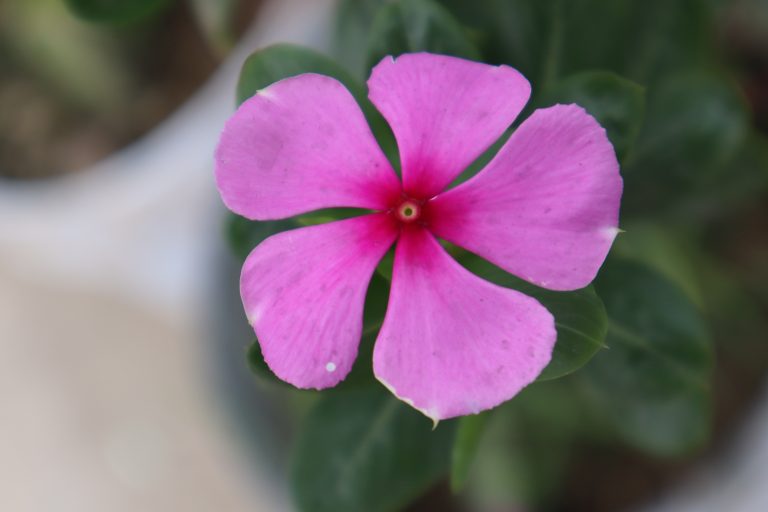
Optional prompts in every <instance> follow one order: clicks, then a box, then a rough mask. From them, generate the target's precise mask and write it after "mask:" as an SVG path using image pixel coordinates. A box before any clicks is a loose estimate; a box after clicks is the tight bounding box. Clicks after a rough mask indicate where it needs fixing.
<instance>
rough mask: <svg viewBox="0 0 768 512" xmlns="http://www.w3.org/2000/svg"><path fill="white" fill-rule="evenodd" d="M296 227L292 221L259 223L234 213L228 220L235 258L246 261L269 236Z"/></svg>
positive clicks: (228, 238)
mask: <svg viewBox="0 0 768 512" xmlns="http://www.w3.org/2000/svg"><path fill="white" fill-rule="evenodd" d="M295 227H296V223H295V222H294V221H292V220H276V221H268V222H257V221H253V220H248V219H246V218H245V217H241V216H239V215H235V214H233V213H230V214H229V215H228V216H227V219H226V233H227V240H228V241H229V246H230V247H231V248H232V251H233V252H234V253H235V256H237V257H238V258H239V259H240V260H242V261H245V258H246V257H248V255H249V254H250V253H251V251H252V250H253V248H254V247H256V246H257V245H258V244H259V243H261V242H262V241H263V240H264V239H265V238H267V237H268V236H271V235H274V234H275V233H279V232H281V231H285V230H286V229H293V228H295Z"/></svg>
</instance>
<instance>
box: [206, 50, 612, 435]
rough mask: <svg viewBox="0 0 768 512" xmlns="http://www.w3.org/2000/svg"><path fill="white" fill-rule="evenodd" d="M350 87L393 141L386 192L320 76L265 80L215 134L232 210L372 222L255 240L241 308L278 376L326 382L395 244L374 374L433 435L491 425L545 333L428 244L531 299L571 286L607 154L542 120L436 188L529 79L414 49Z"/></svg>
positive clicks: (491, 130) (548, 341)
mask: <svg viewBox="0 0 768 512" xmlns="http://www.w3.org/2000/svg"><path fill="white" fill-rule="evenodd" d="M368 90H369V98H370V100H371V101H372V102H373V104H374V105H375V106H376V107H377V108H378V110H379V111H380V112H381V113H382V114H383V116H384V117H385V119H386V120H387V121H388V123H389V125H390V127H391V128H392V131H393V133H394V135H395V139H396V140H397V144H398V149H399V153H400V162H401V167H402V181H401V180H400V179H398V176H397V174H396V173H395V171H394V170H393V169H392V167H391V165H390V163H389V162H388V160H387V158H386V157H385V156H384V154H383V153H382V151H381V149H380V148H379V146H378V145H377V143H376V141H375V139H374V137H373V135H372V134H371V131H370V129H369V128H368V125H367V124H366V121H365V118H364V117H363V114H362V112H361V110H360V108H359V107H358V105H357V103H356V102H355V100H354V99H353V97H352V96H351V94H350V93H349V92H348V91H347V90H346V89H345V88H344V86H343V85H342V84H341V83H339V82H338V81H336V80H334V79H332V78H329V77H327V76H322V75H317V74H311V73H308V74H303V75H299V76H295V77H292V78H286V79H284V80H280V81H279V82H276V83H274V84H272V85H270V86H269V87H267V88H266V89H263V90H260V91H258V93H257V94H256V95H255V96H253V97H252V98H251V99H249V100H248V101H246V102H245V103H243V104H242V105H241V106H240V108H239V109H238V110H237V112H236V113H235V114H234V115H233V116H232V117H231V118H230V119H229V121H228V122H227V124H226V126H225V128H224V131H223V134H222V136H221V141H220V143H219V146H218V148H217V151H216V181H217V185H218V188H219V191H220V192H221V196H222V198H223V200H224V203H225V204H226V205H227V207H229V209H231V210H232V211H234V212H235V213H238V214H240V215H242V216H245V217H247V218H249V219H254V220H269V219H280V218H286V217H290V216H293V215H298V214H301V213H305V212H308V211H311V210H317V209H322V208H329V207H356V208H365V209H369V210H371V211H372V213H370V214H367V215H362V216H359V217H355V218H351V219H346V220H339V221H335V222H330V223H327V224H322V225H316V226H310V227H302V228H299V229H294V230H291V231H287V232H283V233H280V234H277V235H274V236H272V237H270V238H268V239H266V240H265V241H264V242H262V243H261V244H259V245H258V246H257V247H256V248H255V249H254V250H253V252H251V254H250V255H249V256H248V258H247V260H246V262H245V265H244V267H243V271H242V277H241V283H240V291H241V295H242V299H243V304H244V307H245V312H246V314H247V317H248V319H249V321H250V323H251V325H252V326H253V328H254V330H255V332H256V335H257V338H258V341H259V343H260V345H261V349H262V353H263V355H264V358H265V360H266V362H267V364H268V365H269V367H270V368H271V369H272V371H273V372H274V373H275V374H276V375H277V376H278V377H280V378H281V379H283V380H284V381H287V382H289V383H291V384H293V385H294V386H296V387H299V388H317V389H322V388H328V387H331V386H334V385H336V384H337V383H339V382H340V381H341V380H343V379H344V377H345V376H346V375H347V374H348V372H349V371H350V369H351V367H352V364H353V362H354V360H355V358H356V356H357V350H358V345H359V343H360V338H361V333H362V323H363V321H362V317H363V303H364V299H365V295H366V289H367V287H368V283H369V282H370V279H371V277H372V275H373V272H374V271H375V269H376V266H377V264H378V263H379V261H380V260H381V259H382V257H383V256H384V254H385V253H386V252H387V250H388V249H389V248H390V247H391V246H392V245H393V244H396V248H395V256H394V264H393V271H392V284H391V291H390V296H389V303H388V309H387V313H386V316H385V318H384V322H383V324H382V326H381V330H380V332H379V334H378V338H377V340H376V344H375V347H374V353H373V368H374V373H375V375H376V378H377V379H378V380H379V381H381V382H382V383H383V384H384V385H385V386H386V387H387V388H389V389H390V390H391V391H392V393H394V394H395V395H396V396H397V397H398V398H400V399H401V400H403V401H405V402H407V403H408V404H410V405H411V406H413V407H415V408H416V409H418V410H420V411H421V412H422V413H424V414H425V415H427V416H428V417H430V418H432V419H433V420H434V421H437V420H440V419H444V418H450V417H454V416H461V415H465V414H470V413H477V412H479V411H482V410H485V409H489V408H491V407H494V406H496V405H498V404H500V403H502V402H504V401H506V400H508V399H510V398H511V397H513V396H514V395H515V394H517V393H518V392H519V391H520V390H521V389H522V388H524V387H525V386H526V385H528V384H529V383H531V382H532V381H533V380H534V379H535V378H536V377H537V376H538V375H539V373H540V372H541V371H542V370H543V369H544V367H545V366H546V365H547V363H548V362H549V360H550V358H551V356H552V350H553V347H554V344H555V338H556V331H555V326H554V320H553V317H552V315H551V314H550V313H549V311H547V310H546V309H545V308H544V307H543V306H542V305H541V304H539V302H538V301H536V300H535V299H533V298H531V297H528V296H526V295H524V294H522V293H520V292H517V291H515V290H511V289H508V288H503V287H500V286H497V285H495V284H492V283H489V282H487V281H485V280H483V279H480V278H479V277H477V276H475V275H474V274H472V273H470V272H469V271H467V270H466V269H465V268H464V267H462V266H461V265H459V264H458V263H457V262H456V261H455V260H454V259H453V258H452V257H451V256H450V255H449V254H448V253H447V252H446V251H445V249H444V248H443V247H442V245H441V244H440V243H439V242H438V239H443V240H447V241H449V242H451V243H453V244H455V245H457V246H459V247H462V248H464V249H466V250H468V251H471V252H473V253H475V254H477V255H479V256H481V257H483V258H485V259H486V260H488V261H490V262H492V263H494V264H495V265H497V266H499V267H501V268H503V269H504V270H506V271H508V272H510V273H512V274H514V275H516V276H518V277H521V278H523V279H525V280H527V281H529V282H531V283H534V284H536V285H538V286H540V287H544V288H548V289H551V290H574V289H577V288H581V287H584V286H586V285H588V284H589V283H590V282H591V281H592V280H593V279H594V277H595V275H596V273H597V271H598V269H599V268H600V266H601V265H602V263H603V261H604V259H605V257H606V255H607V253H608V250H609V249H610V247H611V244H612V243H613V240H614V237H615V236H616V233H617V232H618V229H617V226H618V212H619V201H620V198H621V191H622V180H621V177H620V176H619V166H618V163H617V160H616V155H615V153H614V150H613V147H612V146H611V144H610V142H609V141H608V138H607V137H606V134H605V130H604V129H603V128H602V127H601V126H600V125H599V124H598V123H597V121H595V119H594V118H592V117H591V116H590V115H589V114H587V113H586V112H585V111H584V109H582V108H580V107H578V106H576V105H555V106H552V107H550V108H544V109H540V110H536V111H535V112H534V113H533V114H532V115H531V116H530V117H529V118H528V119H526V120H525V121H524V122H523V123H522V124H520V126H519V127H518V128H517V129H515V131H514V133H513V134H512V136H511V138H510V139H509V140H508V141H507V142H506V143H505V144H504V145H503V147H502V148H501V149H500V150H499V152H498V153H497V154H496V155H495V157H494V158H493V159H492V160H491V162H490V163H489V164H488V165H487V166H486V167H485V168H484V169H483V170H482V171H480V172H479V173H478V174H477V175H475V176H474V177H472V178H471V179H469V180H468V181H466V182H464V183H463V184H461V185H458V186H456V187H454V188H449V187H448V186H449V184H450V183H451V182H452V181H453V180H454V179H455V178H456V177H457V176H458V175H459V174H460V173H461V172H462V171H463V170H464V169H466V168H467V167H468V166H469V164H470V163H471V162H473V161H474V160H475V159H476V158H477V157H478V156H479V155H480V154H481V153H483V152H484V151H485V150H486V149H487V148H488V147H489V146H490V145H491V144H492V143H493V142H494V141H496V140H497V139H499V137H500V136H501V135H502V134H503V133H504V131H505V130H506V129H507V128H509V126H510V125H511V124H512V122H513V121H514V120H515V118H516V116H517V115H518V114H519V113H520V111H521V110H522V109H523V106H524V105H525V104H526V102H527V101H528V98H529V96H530V85H529V83H528V81H527V80H526V79H525V78H524V77H523V76H522V75H521V74H520V73H518V72H517V71H516V70H514V69H512V68H510V67H508V66H490V65H486V64H481V63H477V62H471V61H467V60H463V59H459V58H454V57H447V56H442V55H433V54H428V53H417V54H406V55H402V56H400V57H398V58H396V59H394V58H391V57H387V58H385V59H384V60H382V61H381V62H380V63H379V64H378V65H377V66H376V67H375V68H374V69H373V71H372V73H371V76H370V79H369V80H368Z"/></svg>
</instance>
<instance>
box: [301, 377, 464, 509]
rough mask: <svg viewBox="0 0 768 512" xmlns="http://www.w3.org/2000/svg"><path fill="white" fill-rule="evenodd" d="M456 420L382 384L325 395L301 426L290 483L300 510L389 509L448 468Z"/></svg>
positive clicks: (410, 497)
mask: <svg viewBox="0 0 768 512" xmlns="http://www.w3.org/2000/svg"><path fill="white" fill-rule="evenodd" d="M453 437H454V424H453V423H444V424H441V425H440V426H439V427H438V428H437V429H436V430H434V431H433V430H432V424H431V422H430V421H429V420H427V419H426V418H424V416H422V415H421V414H419V413H418V412H417V411H415V410H414V409H412V408H410V407H408V406H407V405H405V404H404V403H402V402H400V401H398V400H397V399H396V398H394V397H393V396H392V395H391V394H390V393H388V392H387V391H386V390H385V389H383V388H382V387H380V386H376V387H372V388H365V389H356V390H349V391H337V392H330V393H326V394H325V395H324V396H323V397H322V399H321V400H320V401H319V402H318V403H317V404H316V406H315V408H314V409H313V410H312V411H311V412H310V414H309V415H308V417H307V418H306V420H305V421H304V423H303V425H302V432H301V434H300V437H299V440H298V444H297V446H296V452H295V454H294V463H293V468H292V469H293V470H292V474H291V486H292V490H293V494H294V497H295V499H296V502H297V504H298V508H299V510H301V511H305V512H360V511H365V512H394V511H397V510H401V509H402V507H404V506H405V505H407V504H408V503H409V502H411V501H412V500H413V499H415V498H416V497H418V496H420V495H421V494H423V493H424V492H425V491H426V490H427V489H429V487H431V486H432V485H434V484H435V483H436V482H437V480H438V479H440V478H441V477H443V476H444V475H445V474H446V473H447V472H448V470H449V467H450V457H451V443H452V441H453Z"/></svg>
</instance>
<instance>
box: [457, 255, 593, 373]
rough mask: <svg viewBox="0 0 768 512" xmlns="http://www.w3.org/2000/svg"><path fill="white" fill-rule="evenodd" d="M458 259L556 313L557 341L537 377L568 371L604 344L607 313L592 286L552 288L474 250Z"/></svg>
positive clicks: (467, 266)
mask: <svg viewBox="0 0 768 512" xmlns="http://www.w3.org/2000/svg"><path fill="white" fill-rule="evenodd" d="M459 262H460V263H461V264H462V265H464V266H465V267H466V268H467V269H469V270H470V271H471V272H473V273H475V274H477V275H478V276H480V277H482V278H483V279H487V280H488V281H491V282H493V283H496V284H498V285H501V286H506V287H507V288H512V289H515V290H518V291H520V292H522V293H524V294H526V295H529V296H531V297H533V298H535V299H536V300H538V301H539V302H541V304H542V305H543V306H544V307H545V308H547V309H548V310H549V312H550V313H552V315H553V316H554V317H555V327H556V328H557V343H556V344H555V350H554V352H553V353H552V360H551V361H550V363H549V365H548V366H547V367H546V368H545V369H544V371H543V372H542V373H541V375H540V376H539V380H549V379H556V378H559V377H562V376H563V375H567V374H569V373H571V372H573V371H575V370H577V369H579V368H580V367H582V366H583V365H585V364H586V363H587V361H589V360H590V359H592V356H594V355H595V354H596V353H597V352H598V351H599V350H600V349H601V348H603V345H604V339H605V335H606V331H607V317H606V313H605V308H604V306H603V303H602V301H601V300H600V297H598V296H597V294H596V293H595V290H594V289H593V288H592V287H591V286H588V287H586V288H582V289H581V290H576V291H572V292H554V291H551V290H545V289H543V288H539V287H537V286H534V285H532V284H530V283H528V282H526V281H523V280H522V279H519V278H517V277H515V276H513V275H512V274H509V273H508V272H506V271H504V270H502V269H500V268H499V267H496V266H495V265H493V264H492V263H489V262H488V261H486V260H484V259H482V258H480V257H479V256H476V255H474V254H466V255H464V256H462V257H461V258H460V259H459Z"/></svg>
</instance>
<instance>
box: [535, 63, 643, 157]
mask: <svg viewBox="0 0 768 512" xmlns="http://www.w3.org/2000/svg"><path fill="white" fill-rule="evenodd" d="M537 103H538V104H539V105H541V106H545V107H546V106H550V105H553V104H555V103H563V104H567V103H576V104H578V105H580V106H582V107H584V108H585V109H586V110H587V112H589V113H590V114H591V115H592V116H594V117H595V119H597V120H598V122H599V123H600V124H601V125H602V126H603V128H605V130H606V132H607V133H608V138H609V139H610V141H611V142H612V143H613V147H614V149H615V150H616V155H617V156H618V158H619V160H620V161H623V160H624V157H625V156H626V155H627V153H628V152H629V150H630V148H631V147H632V145H633V144H634V142H635V139H636V138H637V134H638V133H639V131H640V126H641V125H642V122H643V114H644V110H645V91H644V90H643V88H642V87H641V86H639V85H637V84H636V83H634V82H631V81H629V80H626V79H624V78H621V77H620V76H618V75H615V74H613V73H610V72H605V71H591V72H584V73H579V74H577V75H572V76H570V77H567V78H565V79H563V80H560V81H558V82H555V83H554V84H553V85H552V86H551V87H550V88H549V89H548V90H547V91H546V92H545V93H544V94H543V96H542V97H541V98H540V100H539V101H538V102H537Z"/></svg>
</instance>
